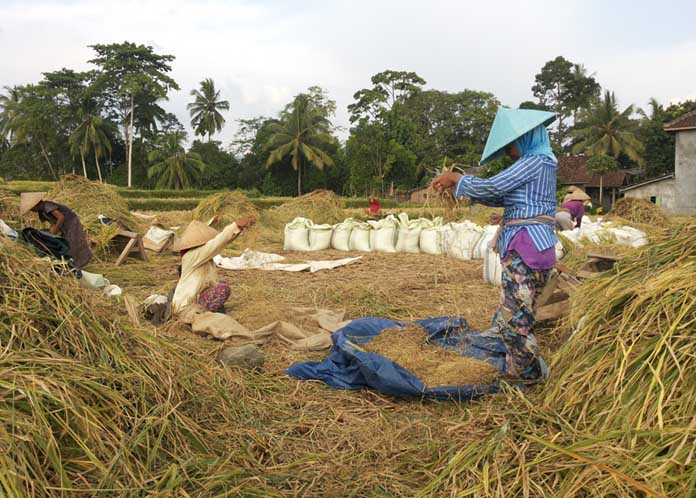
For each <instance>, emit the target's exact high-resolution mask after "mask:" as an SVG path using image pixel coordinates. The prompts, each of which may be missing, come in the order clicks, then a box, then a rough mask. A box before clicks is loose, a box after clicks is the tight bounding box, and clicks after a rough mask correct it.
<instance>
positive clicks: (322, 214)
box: [245, 190, 347, 250]
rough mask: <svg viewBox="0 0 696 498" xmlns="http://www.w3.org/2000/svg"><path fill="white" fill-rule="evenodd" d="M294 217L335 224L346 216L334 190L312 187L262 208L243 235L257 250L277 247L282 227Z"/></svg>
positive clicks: (279, 244) (280, 241)
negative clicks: (271, 206) (256, 221)
mask: <svg viewBox="0 0 696 498" xmlns="http://www.w3.org/2000/svg"><path fill="white" fill-rule="evenodd" d="M297 217H302V218H307V219H309V220H312V221H313V222H314V223H315V224H323V223H329V224H334V223H338V222H341V221H343V220H344V219H345V218H346V217H347V216H346V213H345V211H344V210H343V205H342V203H341V199H340V198H339V197H338V196H337V195H336V194H335V193H333V192H331V191H329V190H315V191H314V192H310V193H309V194H305V195H303V196H300V197H295V198H294V199H292V200H291V201H288V202H285V203H283V204H281V205H280V206H276V207H273V208H271V209H267V210H264V211H262V213H261V216H260V219H259V223H258V225H257V226H256V227H255V228H253V229H252V230H251V231H250V232H249V233H248V234H245V238H246V239H247V240H249V244H251V245H252V246H253V247H254V248H256V249H258V248H260V249H262V250H277V249H278V247H282V245H283V233H284V232H283V228H284V227H285V225H286V224H287V223H289V222H291V221H292V220H294V219H295V218H297Z"/></svg>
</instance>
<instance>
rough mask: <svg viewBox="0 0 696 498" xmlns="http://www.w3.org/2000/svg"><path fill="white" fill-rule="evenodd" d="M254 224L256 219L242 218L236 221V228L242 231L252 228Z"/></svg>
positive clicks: (250, 217) (251, 217)
mask: <svg viewBox="0 0 696 498" xmlns="http://www.w3.org/2000/svg"><path fill="white" fill-rule="evenodd" d="M254 223H256V217H254V216H243V217H241V218H239V219H238V220H237V228H239V229H240V230H244V229H246V228H249V227H250V226H253V225H254Z"/></svg>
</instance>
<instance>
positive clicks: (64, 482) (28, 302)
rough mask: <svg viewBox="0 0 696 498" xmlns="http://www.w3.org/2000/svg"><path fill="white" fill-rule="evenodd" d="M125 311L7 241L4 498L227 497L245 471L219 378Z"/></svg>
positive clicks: (0, 325) (1, 244) (1, 286)
mask: <svg viewBox="0 0 696 498" xmlns="http://www.w3.org/2000/svg"><path fill="white" fill-rule="evenodd" d="M119 315H120V316H122V315H123V312H122V310H119V309H118V308H117V307H116V306H115V305H112V304H109V303H105V302H104V301H103V300H102V299H100V297H99V296H98V295H97V294H90V293H87V292H86V291H83V290H81V289H79V288H78V286H77V283H76V281H74V280H72V279H70V278H68V277H59V276H57V275H55V274H54V273H53V272H52V271H51V270H50V269H49V268H48V265H47V264H45V263H42V262H40V261H39V262H34V260H33V259H32V256H31V253H30V252H29V251H28V250H26V249H24V248H23V247H22V246H20V245H19V244H16V243H11V242H8V241H4V240H2V239H0V343H1V344H2V355H0V495H2V496H45V497H53V496H55V497H58V496H66V495H70V496H78V497H80V496H85V497H87V496H95V495H100V494H101V493H108V494H109V495H110V496H133V495H139V496H140V495H143V494H146V495H148V496H155V495H157V496H174V495H177V496H188V494H187V493H191V494H193V495H195V496H210V495H215V496H220V495H222V494H224V493H225V491H226V490H228V489H230V487H233V486H234V484H235V482H236V481H237V480H238V479H239V478H240V475H239V473H240V471H239V468H238V467H237V466H235V465H234V464H232V463H231V462H230V459H229V455H228V449H229V447H228V446H227V445H225V444H223V443H222V442H220V443H218V440H219V438H220V434H219V433H218V427H220V426H221V425H223V424H225V423H226V421H227V420H228V418H229V416H230V413H231V410H233V406H234V405H233V404H232V402H231V399H230V396H229V394H228V392H227V389H223V388H219V387H217V386H218V383H217V381H216V377H219V375H220V374H219V373H218V374H214V373H213V372H212V371H211V368H210V367H209V366H207V365H205V364H203V363H200V362H198V361H197V360H195V359H192V358H190V357H189V356H188V355H187V354H186V352H184V351H183V350H180V349H178V348H176V347H174V346H172V345H171V344H168V343H165V342H164V341H162V340H159V339H155V338H154V337H152V336H151V335H150V334H149V333H147V332H145V331H143V330H141V329H138V328H134V327H132V326H130V325H129V324H128V322H127V320H126V319H122V318H120V317H119ZM223 375H224V374H223ZM259 486H260V485H259ZM254 488H256V485H250V491H252V494H256V493H260V494H258V495H262V494H263V491H260V490H258V489H257V490H256V491H253V490H254ZM258 495H257V496H258Z"/></svg>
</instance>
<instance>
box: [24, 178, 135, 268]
mask: <svg viewBox="0 0 696 498" xmlns="http://www.w3.org/2000/svg"><path fill="white" fill-rule="evenodd" d="M46 199H47V200H51V201H54V202H58V203H60V204H64V205H66V206H67V207H69V208H70V209H72V210H73V211H74V212H75V214H77V216H78V217H79V218H80V222H81V223H82V225H83V226H84V227H85V231H86V232H87V237H88V238H89V240H90V242H91V243H92V245H93V246H94V253H95V255H96V256H97V258H101V257H104V256H106V254H107V252H108V250H109V248H110V245H111V241H112V239H113V237H114V236H115V235H116V234H117V233H118V230H119V228H118V227H117V226H116V225H109V226H105V225H102V224H101V223H100V222H99V219H98V218H97V216H98V215H100V214H103V215H104V216H106V217H108V218H112V219H114V220H117V221H119V222H121V223H123V224H124V225H126V226H127V227H128V228H130V229H131V230H136V231H137V230H138V229H139V227H140V223H139V222H138V220H137V219H136V218H135V217H134V216H132V215H131V214H130V211H129V209H128V203H127V202H126V201H125V199H123V197H121V196H120V195H119V194H118V192H116V189H114V188H113V187H112V186H110V185H106V184H104V183H99V182H93V181H91V180H88V179H86V178H85V177H83V176H78V175H65V176H64V177H62V178H61V179H60V181H58V182H57V183H56V184H55V185H54V186H53V188H52V189H51V190H50V191H49V192H48V194H47V195H46ZM34 218H35V217H34Z"/></svg>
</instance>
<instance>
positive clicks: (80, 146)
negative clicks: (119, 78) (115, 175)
mask: <svg viewBox="0 0 696 498" xmlns="http://www.w3.org/2000/svg"><path fill="white" fill-rule="evenodd" d="M78 115H79V117H80V124H79V125H78V127H77V128H75V131H73V133H72V134H71V135H70V140H69V141H70V146H71V150H72V151H73V153H74V152H75V151H76V150H77V151H79V153H80V159H81V160H82V171H83V174H84V175H85V178H87V166H86V165H85V156H86V155H87V154H88V153H89V150H90V148H91V149H92V151H93V152H94V161H95V163H96V166H97V176H98V177H99V181H100V182H102V181H103V179H102V174H101V167H100V166H99V158H100V157H102V156H104V155H105V153H108V154H111V141H110V140H109V136H108V133H107V132H108V131H109V125H108V122H106V121H104V119H103V118H102V117H101V116H100V115H99V108H98V107H97V106H96V104H95V103H94V101H91V100H86V101H85V102H83V104H82V107H81V108H80V110H79V111H78Z"/></svg>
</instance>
